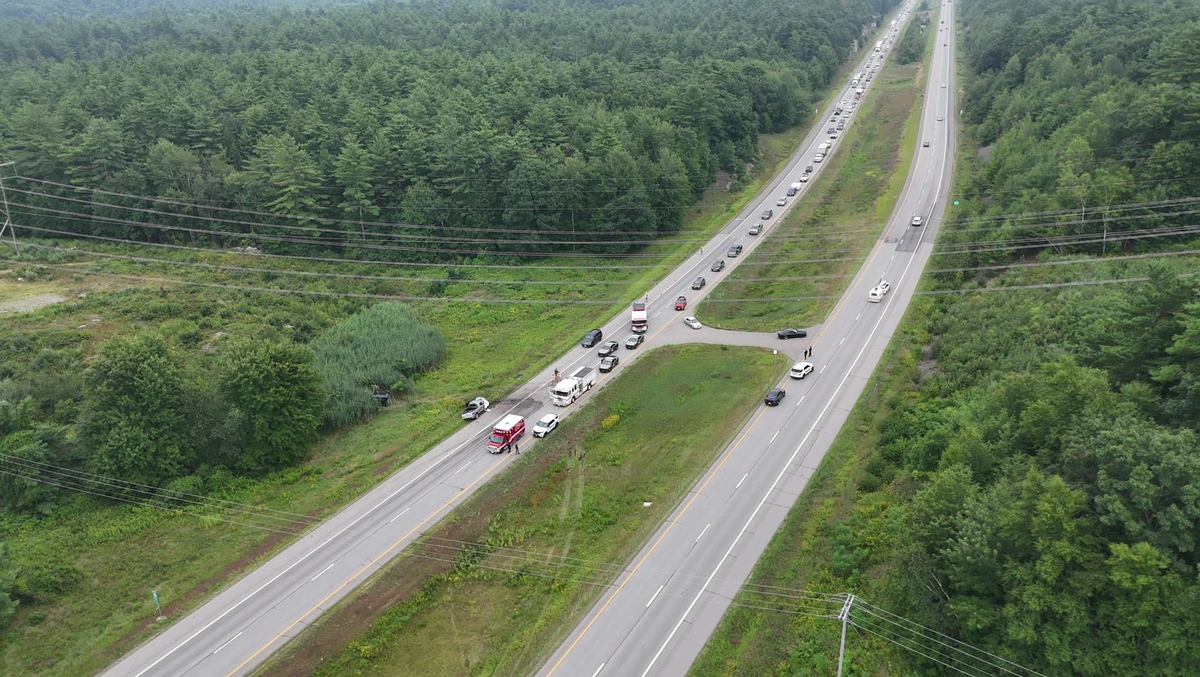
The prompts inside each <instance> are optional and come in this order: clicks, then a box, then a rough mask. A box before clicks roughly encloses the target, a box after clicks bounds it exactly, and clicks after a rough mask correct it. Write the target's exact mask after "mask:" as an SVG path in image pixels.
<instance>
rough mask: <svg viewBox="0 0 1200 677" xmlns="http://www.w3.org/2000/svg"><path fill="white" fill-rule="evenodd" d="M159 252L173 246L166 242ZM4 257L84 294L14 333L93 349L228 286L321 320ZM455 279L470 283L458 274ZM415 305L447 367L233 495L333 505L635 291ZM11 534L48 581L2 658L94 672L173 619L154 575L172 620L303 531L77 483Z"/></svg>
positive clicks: (694, 230)
mask: <svg viewBox="0 0 1200 677" xmlns="http://www.w3.org/2000/svg"><path fill="white" fill-rule="evenodd" d="M805 131H806V130H805V129H803V128H796V129H792V130H789V131H787V132H784V133H781V134H775V135H764V136H763V137H761V139H760V141H761V144H762V145H761V150H762V153H761V155H760V160H759V163H758V166H757V167H756V168H755V170H754V171H753V172H752V173H751V174H750V175H749V176H748V177H746V178H745V181H744V184H743V186H742V187H741V188H740V189H739V190H735V191H730V190H727V189H726V188H725V183H724V181H718V182H717V183H716V184H715V185H714V187H713V188H712V189H710V190H709V191H708V193H707V194H706V195H705V196H704V197H703V198H702V199H701V201H700V202H699V203H697V204H696V205H694V206H693V207H692V208H691V210H690V211H689V216H688V221H687V223H686V225H685V226H684V230H683V233H682V234H681V237H703V236H707V235H710V234H711V233H712V232H714V230H715V229H717V228H719V227H721V226H722V225H724V223H725V222H726V221H727V220H728V219H729V218H731V217H732V215H733V214H736V213H737V211H738V210H740V209H741V208H742V206H744V205H745V203H746V202H747V201H749V200H750V199H751V198H752V197H753V196H754V194H756V193H757V192H758V191H759V190H760V189H761V187H762V185H763V184H764V183H765V182H766V181H767V180H768V179H769V178H771V177H772V176H773V174H774V173H775V171H777V168H778V166H779V165H780V163H781V162H784V161H786V159H787V157H788V155H789V154H790V152H791V151H792V149H794V148H795V146H796V144H797V143H798V142H799V139H800V138H801V136H802V135H803V133H804V132H805ZM692 247H693V245H692V244H690V243H683V244H681V243H667V242H664V243H660V244H656V245H653V246H652V247H651V248H649V249H648V251H650V252H651V253H655V254H659V255H660V256H659V257H656V258H651V259H647V258H632V259H629V260H626V261H621V260H615V259H605V260H604V263H606V264H613V265H620V264H622V263H625V264H630V265H655V266H656V267H654V268H645V269H637V270H633V271H615V272H612V273H611V274H609V275H607V276H606V277H605V278H604V279H614V280H620V281H621V282H622V284H619V285H613V286H611V287H606V288H598V289H582V290H574V291H571V293H578V294H584V293H586V294H591V295H592V296H593V297H594V298H624V299H632V298H634V297H636V296H638V295H640V294H641V293H643V292H644V291H645V290H646V289H647V288H648V286H649V285H651V284H653V283H654V282H655V281H657V280H658V279H660V278H661V277H662V276H663V275H665V274H666V273H667V272H668V271H669V270H670V269H671V266H673V265H675V264H677V263H678V261H680V260H682V259H683V258H686V257H687V256H690V255H691V254H692V253H693V249H692ZM127 253H137V252H127ZM154 256H157V257H160V258H162V257H164V255H163V254H161V253H160V252H155V254H154ZM212 256H213V257H214V259H213V260H212V261H211V262H213V263H226V262H227V261H224V260H222V259H221V258H220V257H222V256H227V255H223V254H220V253H214V254H213V255H212ZM556 262H557V261H553V260H552V261H547V262H546V263H547V264H554V263H556ZM6 265H12V266H13V267H16V264H9V263H7V262H4V261H0V305H2V304H4V303H8V302H13V303H24V302H26V301H27V300H28V299H30V298H40V297H42V296H45V295H48V294H57V295H60V296H63V297H66V298H68V299H71V301H70V302H69V303H59V304H53V303H52V304H51V305H50V306H49V307H44V308H42V309H40V310H37V311H35V312H29V313H21V314H19V315H8V314H5V315H0V317H3V318H4V319H3V321H2V322H0V324H2V325H4V327H3V328H2V329H0V341H5V340H7V339H8V338H9V336H10V335H11V334H13V333H20V334H24V335H27V336H38V335H46V336H50V337H52V338H55V339H56V340H58V339H61V338H62V337H68V338H70V337H74V336H76V335H78V336H80V337H81V338H79V339H72V340H77V341H78V342H79V346H80V349H81V350H83V351H84V353H85V354H90V352H91V351H93V350H94V347H95V346H96V345H98V344H99V343H100V342H101V341H103V340H105V339H107V338H110V337H111V336H114V335H118V334H124V333H128V332H129V331H132V330H134V329H136V328H139V327H142V328H156V327H158V326H160V325H161V324H162V323H164V322H169V321H172V320H175V319H178V318H185V319H186V318H188V317H189V315H188V314H189V313H192V312H193V311H194V309H195V308H197V307H200V306H203V305H205V304H211V303H212V302H214V298H218V299H219V301H217V302H219V303H220V304H221V308H222V309H221V311H220V313H221V318H222V319H221V321H222V323H223V324H221V325H219V326H218V328H221V329H228V327H227V326H226V325H231V326H233V327H234V328H235V330H240V329H241V328H242V327H243V326H244V324H245V323H250V322H251V321H254V320H255V318H258V317H261V316H264V315H270V316H271V317H273V318H278V322H277V324H278V325H279V326H283V325H285V324H288V323H292V322H295V320H296V318H300V319H303V320H305V321H309V320H311V319H312V318H311V315H312V314H313V312H315V311H313V310H312V309H313V307H314V304H312V303H309V302H308V300H307V299H305V298H303V297H279V296H274V295H253V294H249V293H246V294H241V293H236V292H231V293H224V292H218V291H214V290H211V289H203V288H186V287H179V288H168V289H165V290H160V289H137V288H133V287H132V286H131V283H129V282H128V281H125V280H121V279H119V278H104V277H89V276H82V275H80V276H73V277H71V276H65V275H59V276H57V277H53V278H45V277H43V278H40V279H38V280H37V281H36V282H34V281H30V280H29V278H26V279H25V281H22V282H20V283H18V282H17V281H16V278H17V277H18V274H16V273H11V274H7V275H5V274H4V273H3V270H4V268H5V266H6ZM107 265H110V266H112V270H113V271H114V272H118V273H129V272H133V273H135V274H146V273H147V271H144V270H131V269H127V268H125V267H122V266H128V265H129V264H107ZM264 265H265V264H264ZM316 269H320V270H329V269H330V267H328V266H327V267H318V268H314V270H316ZM22 270H23V269H22ZM336 270H337V271H339V272H347V273H362V272H370V273H376V274H377V273H379V271H378V270H370V269H369V267H368V266H366V264H355V263H351V262H347V263H346V264H344V265H341V264H339V267H338V268H336ZM519 271H521V272H520V273H519V274H517V276H518V277H525V278H530V277H537V278H538V279H542V278H543V277H551V276H558V278H561V279H562V280H564V281H565V283H566V282H569V281H570V280H571V279H572V277H573V276H574V277H577V275H578V273H577V271H556V270H538V269H537V267H524V268H520V269H519ZM149 272H152V273H153V274H155V275H162V276H169V277H171V278H173V279H181V280H184V279H192V280H197V281H204V282H220V283H226V282H234V283H237V282H242V283H246V282H247V281H246V280H238V279H226V278H225V277H222V275H225V274H224V273H219V272H211V271H210V272H204V271H200V272H197V271H188V270H180V269H178V268H170V267H164V268H163V269H162V270H161V271H160V270H154V271H149ZM498 274H499V273H497V274H496V275H494V274H493V273H492V272H489V273H487V276H489V277H495V276H497V275H498ZM252 282H254V283H258V282H259V281H258V280H254V281H252ZM468 283H469V280H468V281H466V282H462V283H458V284H460V285H462V286H466V285H467V284H468ZM470 291H472V290H467V291H465V292H461V295H463V296H466V295H468V293H469V292H470ZM447 293H448V294H456V295H457V294H459V293H460V292H459V290H457V289H456V288H455V287H454V285H450V288H449V289H448V290H447ZM82 294H86V297H81V295H82ZM218 295H219V296H218ZM347 303H349V302H347ZM416 307H417V308H418V310H419V312H420V313H421V314H422V317H423V319H425V320H426V321H427V322H431V323H433V324H435V325H436V326H438V327H439V328H440V329H441V330H442V332H443V333H444V334H445V335H446V337H447V340H448V342H449V345H450V356H449V358H448V359H447V360H446V361H445V362H444V363H443V364H442V365H441V366H439V367H438V368H437V369H436V370H434V371H432V372H430V373H428V374H425V375H422V376H420V377H418V379H417V391H416V393H415V394H413V395H412V396H411V397H410V398H407V399H406V400H405V401H404V402H401V403H400V404H398V405H395V406H392V407H389V408H388V409H385V410H382V411H381V412H380V414H379V415H378V416H376V417H375V418H373V419H371V420H370V421H367V422H365V423H362V424H359V425H354V426H351V427H349V428H347V429H345V430H342V431H339V432H336V433H334V434H331V435H328V436H326V437H325V438H323V439H322V440H321V441H320V442H319V443H317V444H316V445H315V446H314V448H313V450H312V453H311V455H310V457H309V459H308V461H307V462H306V463H305V464H304V465H303V466H300V467H297V468H291V469H288V470H286V471H281V472H279V473H274V474H272V475H269V476H267V477H264V478H259V479H249V478H237V479H233V478H230V479H229V485H228V489H227V491H226V492H225V493H224V494H222V495H221V496H220V498H223V499H226V500H231V501H237V502H239V503H245V504H249V505H254V506H260V507H262V508H270V509H274V510H283V511H287V512H292V513H300V514H304V515H309V516H313V517H319V516H324V515H327V514H329V513H330V512H332V511H334V510H336V509H338V508H339V507H341V506H342V505H344V504H345V503H346V502H348V501H350V500H352V499H354V498H355V497H357V496H359V495H361V494H362V493H363V492H365V491H367V490H368V489H370V488H371V487H373V486H374V485H376V484H377V483H378V482H380V481H381V480H383V479H384V478H386V477H387V476H388V475H389V474H390V473H392V472H394V471H395V470H396V469H398V468H400V467H402V466H403V465H405V464H407V463H408V462H410V461H411V460H412V459H413V458H415V457H417V456H419V455H420V454H422V453H424V452H425V451H426V450H428V449H429V448H430V447H432V446H433V445H435V444H437V443H438V442H440V441H441V440H443V439H445V438H446V437H447V436H449V435H451V434H452V433H453V432H454V431H455V430H457V429H458V428H459V427H460V426H461V425H462V422H461V420H459V418H458V408H459V407H460V406H461V404H462V401H463V400H464V399H466V398H467V397H469V396H472V395H475V394H485V395H486V396H487V397H489V398H492V399H499V398H500V397H502V396H503V395H504V394H506V393H508V392H510V391H511V390H512V389H513V388H514V387H516V386H517V385H518V384H520V383H522V382H524V381H525V380H526V379H527V378H529V376H530V375H531V374H534V373H537V372H538V371H540V370H541V369H543V368H544V367H545V366H546V365H548V364H550V363H551V361H552V360H554V359H556V358H557V357H558V356H559V355H561V354H562V353H563V352H564V351H565V350H567V349H568V348H570V347H571V346H572V345H574V342H575V341H578V339H579V334H581V333H582V331H583V329H581V327H582V328H586V327H590V326H594V325H596V324H598V323H602V322H603V321H605V320H606V319H607V318H608V317H610V316H611V315H612V313H613V312H615V310H616V309H618V308H623V307H625V306H624V302H623V301H620V302H618V303H617V304H615V305H613V306H607V307H606V306H601V305H596V306H583V305H580V306H539V305H531V306H528V307H521V306H517V305H489V304H476V305H471V304H466V303H447V304H436V303H426V304H417V305H416ZM73 346H74V344H72V347H73ZM0 541H3V543H4V547H5V550H6V553H7V557H8V559H9V561H10V562H11V563H12V565H13V566H14V567H15V568H18V569H20V570H22V571H25V572H31V573H32V574H33V575H36V577H37V580H38V581H39V582H42V584H43V586H42V587H44V588H46V589H47V590H48V591H47V592H45V593H40V594H41V596H42V599H41V600H40V601H39V602H38V603H36V604H32V603H26V604H22V605H21V607H19V608H18V611H17V616H16V618H15V619H14V620H13V621H12V622H11V623H10V624H9V626H8V627H7V628H6V629H5V630H4V631H3V632H0V674H2V675H9V674H13V675H27V674H38V675H46V676H59V675H82V674H88V673H91V672H93V671H95V670H97V669H99V668H101V667H103V666H104V665H105V664H107V663H109V662H110V661H112V660H113V659H115V658H117V657H118V656H120V655H122V654H123V653H125V652H127V651H129V650H130V649H132V648H133V647H135V646H137V645H138V644H139V643H140V642H141V641H143V640H144V639H145V638H147V637H148V636H150V635H152V634H153V633H155V632H157V631H159V630H161V629H162V628H163V627H166V625H167V624H168V623H167V622H166V621H164V622H157V621H156V620H155V619H156V616H157V614H156V613H155V607H154V603H153V600H152V598H151V591H152V590H156V591H158V593H159V596H160V599H161V600H162V603H163V606H162V612H163V615H164V616H166V617H167V619H168V620H174V619H176V618H179V617H180V616H182V615H183V614H186V613H187V612H188V611H190V610H191V609H194V608H195V607H196V606H197V605H198V604H200V603H202V602H203V601H204V600H205V599H207V598H209V597H210V596H211V595H212V594H214V593H215V592H216V591H219V590H220V589H221V588H222V587H223V586H224V585H226V584H227V582H228V581H230V580H232V579H234V578H236V577H237V576H239V575H241V574H242V573H244V572H246V571H248V570H249V569H250V568H252V567H253V566H255V565H256V564H257V563H259V562H261V561H262V560H263V559H264V558H266V557H269V556H270V555H271V554H272V553H274V552H276V551H277V550H278V549H279V548H281V547H283V546H284V545H286V544H287V543H289V542H290V541H291V535H290V534H286V533H274V532H264V531H260V530H256V529H251V528H245V527H240V526H235V525H230V524H224V523H219V522H217V523H214V522H212V521H201V520H198V519H196V518H194V517H190V516H187V515H180V514H177V513H172V512H163V511H158V510H155V509H153V508H147V507H140V506H133V505H128V504H113V503H111V502H104V501H102V500H100V499H94V498H93V497H90V496H75V497H72V502H71V503H69V504H68V505H62V506H58V507H56V509H55V511H54V512H53V513H52V514H49V515H45V516H42V517H41V518H39V519H33V518H26V517H21V516H15V515H9V516H7V517H5V518H4V519H0Z"/></svg>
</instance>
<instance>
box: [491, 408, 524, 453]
mask: <svg viewBox="0 0 1200 677" xmlns="http://www.w3.org/2000/svg"><path fill="white" fill-rule="evenodd" d="M524 436H525V419H524V417H521V416H517V415H516V414H509V415H508V416H505V417H504V418H503V419H501V420H500V422H499V423H497V424H496V427H494V428H492V434H491V436H489V437H488V441H487V450H488V453H492V454H503V453H504V452H506V451H511V450H512V449H513V448H514V447H516V446H517V442H519V441H521V438H522V437H524Z"/></svg>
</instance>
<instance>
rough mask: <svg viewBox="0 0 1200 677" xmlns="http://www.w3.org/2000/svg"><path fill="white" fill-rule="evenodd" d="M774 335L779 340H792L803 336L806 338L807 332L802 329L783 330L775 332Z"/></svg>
mask: <svg viewBox="0 0 1200 677" xmlns="http://www.w3.org/2000/svg"><path fill="white" fill-rule="evenodd" d="M775 335H776V336H778V337H779V338H781V339H794V338H804V337H805V336H808V332H806V331H804V330H803V329H784V330H782V331H780V332H777V333H776V334H775Z"/></svg>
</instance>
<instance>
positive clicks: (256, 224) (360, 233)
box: [10, 188, 707, 245]
mask: <svg viewBox="0 0 1200 677" xmlns="http://www.w3.org/2000/svg"><path fill="white" fill-rule="evenodd" d="M10 190H12V191H13V192H15V193H21V194H24V195H32V196H35V197H45V198H49V199H53V200H63V201H67V202H73V203H76V204H82V205H86V206H89V207H99V208H103V209H112V210H124V211H131V212H137V213H141V214H152V215H154V216H165V217H170V218H176V219H194V220H196V221H204V222H207V223H220V224H230V225H235V226H246V227H250V228H274V229H284V230H295V229H297V228H300V229H303V230H319V231H323V232H328V233H338V234H340V235H348V236H353V237H361V238H364V239H365V238H367V237H368V236H370V237H371V238H376V239H379V238H383V239H389V238H390V239H407V240H414V241H435V242H461V243H482V244H512V243H535V244H559V245H592V244H597V241H595V240H577V241H576V240H522V239H519V238H513V239H500V238H492V239H485V238H469V237H446V236H444V235H423V234H416V233H389V232H378V231H365V230H361V229H360V230H357V231H356V230H338V229H331V228H318V227H317V226H311V225H307V222H309V221H312V220H313V219H311V218H308V217H305V218H304V222H305V223H304V224H295V225H287V224H280V223H268V222H263V221H242V220H235V219H220V218H216V217H212V216H202V215H197V214H176V213H172V212H164V211H160V210H156V209H145V208H141V207H131V206H128V205H114V204H108V203H104V202H92V201H89V200H79V199H76V198H69V197H62V196H58V195H49V194H46V193H37V192H33V191H26V190H20V189H18V188H11V189H10ZM13 204H15V205H16V206H20V207H25V208H27V209H39V210H43V211H52V210H51V209H50V208H48V207H45V206H44V205H32V204H28V203H24V202H19V203H13ZM61 213H64V214H74V215H76V216H79V217H83V218H92V217H93V216H94V215H92V214H82V213H80V212H71V211H66V210H63V211H61ZM132 223H145V222H142V221H134V222H132ZM361 225H367V224H366V223H363V224H361ZM390 227H392V228H416V226H406V225H404V224H390ZM426 228H429V227H426ZM455 229H456V230H466V231H470V232H475V233H479V232H489V233H507V232H512V233H524V234H530V235H548V236H554V235H565V234H566V233H565V232H564V231H561V230H525V231H516V230H510V229H504V228H490V227H488V228H467V227H462V228H455ZM237 232H241V231H237ZM623 232H628V233H631V234H635V235H640V236H642V237H646V236H647V235H650V234H652V233H648V232H646V231H623ZM590 233H591V231H582V232H581V233H580V234H590ZM595 234H596V235H600V236H608V235H612V234H613V232H612V231H604V232H600V233H595ZM700 241H705V242H706V241H707V239H704V238H673V239H672V238H661V239H643V240H602V241H599V243H600V244H609V243H613V244H630V245H635V244H656V243H659V242H700Z"/></svg>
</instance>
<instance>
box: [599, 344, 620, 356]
mask: <svg viewBox="0 0 1200 677" xmlns="http://www.w3.org/2000/svg"><path fill="white" fill-rule="evenodd" d="M620 347H621V344H620V343H617V342H616V341H605V342H604V344H603V345H601V346H600V350H598V351H596V352H597V354H598V355H600V357H608V356H609V355H612V354H613V353H615V352H617V348H620Z"/></svg>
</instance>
